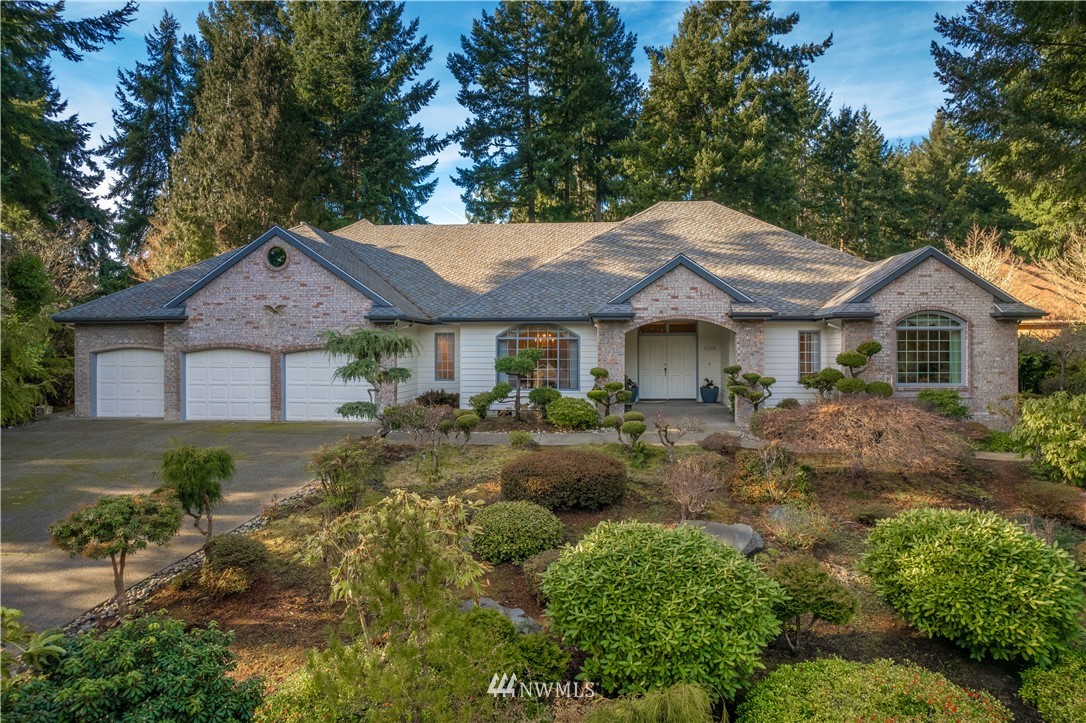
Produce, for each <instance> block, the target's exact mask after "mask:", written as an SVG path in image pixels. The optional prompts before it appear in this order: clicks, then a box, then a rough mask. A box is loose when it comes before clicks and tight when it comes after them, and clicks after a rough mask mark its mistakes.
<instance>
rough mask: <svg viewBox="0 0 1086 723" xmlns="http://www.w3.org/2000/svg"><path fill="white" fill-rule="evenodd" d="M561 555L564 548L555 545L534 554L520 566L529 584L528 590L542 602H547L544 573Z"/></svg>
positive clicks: (525, 580) (526, 583)
mask: <svg viewBox="0 0 1086 723" xmlns="http://www.w3.org/2000/svg"><path fill="white" fill-rule="evenodd" d="M561 556H562V550H561V549H559V548H557V547H555V548H554V549H551V550H545V551H543V552H540V553H538V554H536V555H532V556H531V557H529V558H528V559H527V560H525V561H524V563H523V564H522V565H521V566H520V569H521V571H522V572H523V573H524V583H525V585H527V586H528V591H529V592H530V593H532V595H533V596H535V599H536V600H538V601H539V602H541V603H545V602H547V596H546V595H544V594H543V574H544V573H545V572H547V568H548V567H550V566H551V565H553V564H554V563H555V562H556V561H557V560H558V558H559V557H561Z"/></svg>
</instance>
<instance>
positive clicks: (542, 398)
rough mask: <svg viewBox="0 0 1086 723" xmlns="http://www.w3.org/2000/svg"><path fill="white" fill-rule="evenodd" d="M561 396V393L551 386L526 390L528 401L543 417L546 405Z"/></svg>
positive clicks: (545, 413)
mask: <svg viewBox="0 0 1086 723" xmlns="http://www.w3.org/2000/svg"><path fill="white" fill-rule="evenodd" d="M561 398H562V393H561V392H560V391H558V390H557V389H552V388H551V387H536V388H535V389H533V390H532V391H530V392H528V401H529V402H531V403H532V406H533V407H535V408H536V409H538V410H539V411H540V412H541V413H542V414H543V416H544V417H546V416H547V405H549V404H550V403H551V402H554V401H557V400H559V399H561Z"/></svg>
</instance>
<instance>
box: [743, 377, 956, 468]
mask: <svg viewBox="0 0 1086 723" xmlns="http://www.w3.org/2000/svg"><path fill="white" fill-rule="evenodd" d="M755 432H756V433H757V434H759V435H760V436H762V437H764V438H765V439H768V440H772V441H778V442H786V443H787V444H788V445H789V446H790V447H792V448H793V449H795V450H796V451H798V452H806V453H812V454H835V455H841V456H843V457H844V458H846V459H847V460H848V461H849V463H850V466H851V467H852V469H853V470H854V471H862V470H865V469H869V470H887V471H899V472H935V473H950V472H953V471H955V470H957V469H958V466H959V463H960V461H961V460H962V459H963V458H964V457H965V456H966V455H967V454H968V452H969V446H968V444H967V443H966V441H965V440H964V439H963V438H962V437H961V436H960V435H959V434H958V433H957V431H956V430H955V425H954V422H952V421H951V420H948V419H944V418H943V417H940V416H939V415H937V414H933V413H932V412H929V411H927V410H925V409H921V408H920V407H918V406H916V405H915V404H912V403H910V402H906V401H901V400H897V399H885V398H882V397H867V396H853V397H842V398H841V399H836V400H833V401H829V402H821V403H817V404H805V405H803V406H801V407H797V408H796V409H788V410H782V411H776V412H774V413H773V414H767V415H763V416H761V417H759V418H758V419H757V420H756V429H755Z"/></svg>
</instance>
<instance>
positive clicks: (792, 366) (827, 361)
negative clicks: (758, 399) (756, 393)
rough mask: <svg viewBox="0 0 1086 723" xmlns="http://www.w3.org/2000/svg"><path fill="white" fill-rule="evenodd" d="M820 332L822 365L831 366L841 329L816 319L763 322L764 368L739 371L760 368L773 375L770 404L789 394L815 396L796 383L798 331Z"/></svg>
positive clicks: (802, 397) (772, 405) (812, 397)
mask: <svg viewBox="0 0 1086 723" xmlns="http://www.w3.org/2000/svg"><path fill="white" fill-rule="evenodd" d="M801 331H817V332H820V338H819V342H820V345H821V356H822V366H823V367H827V366H833V365H834V359H835V357H836V356H837V354H838V352H839V351H840V350H841V332H840V330H838V329H833V328H831V327H828V326H826V325H825V324H821V323H817V322H797V323H792V322H778V323H772V322H766V325H765V369H761V370H747V369H744V370H743V371H744V372H746V371H761V373H762V374H763V375H765V376H768V377H776V379H777V383H776V384H774V385H773V396H772V397H770V399H769V402H768V406H770V407H774V406H776V404H777V402H779V401H780V400H781V399H786V398H788V397H792V398H793V399H798V400H800V401H809V400H812V399H814V398H815V396H816V395H815V393H814V392H813V391H811V390H809V389H804V388H803V385H801V384H800V383H799V332H801Z"/></svg>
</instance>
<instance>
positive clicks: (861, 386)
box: [834, 377, 867, 394]
mask: <svg viewBox="0 0 1086 723" xmlns="http://www.w3.org/2000/svg"><path fill="white" fill-rule="evenodd" d="M834 387H835V388H836V389H837V391H839V392H841V393H842V394H859V393H860V392H862V391H864V390H865V389H867V382H865V381H864V380H863V379H857V378H856V377H845V378H844V379H839V380H837V384H835V385H834Z"/></svg>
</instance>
